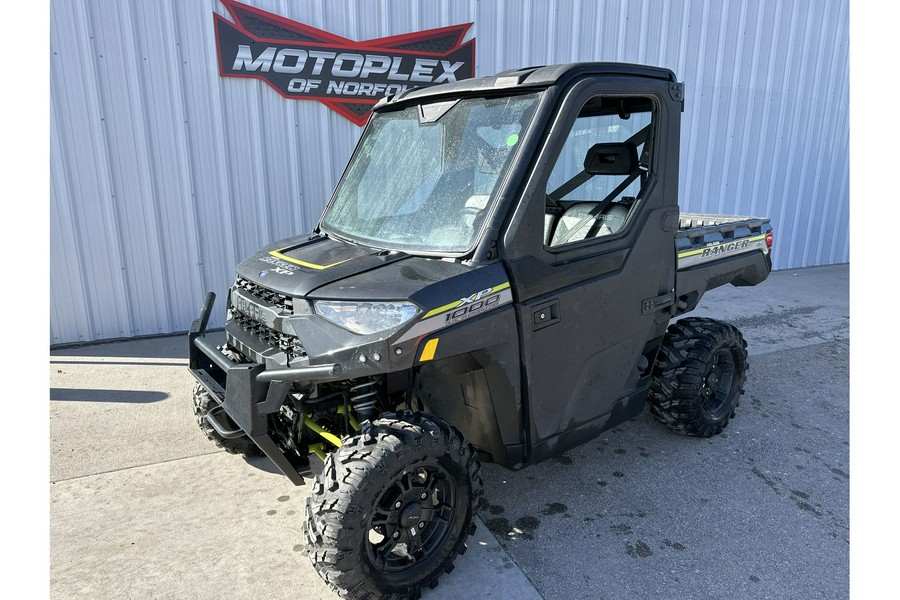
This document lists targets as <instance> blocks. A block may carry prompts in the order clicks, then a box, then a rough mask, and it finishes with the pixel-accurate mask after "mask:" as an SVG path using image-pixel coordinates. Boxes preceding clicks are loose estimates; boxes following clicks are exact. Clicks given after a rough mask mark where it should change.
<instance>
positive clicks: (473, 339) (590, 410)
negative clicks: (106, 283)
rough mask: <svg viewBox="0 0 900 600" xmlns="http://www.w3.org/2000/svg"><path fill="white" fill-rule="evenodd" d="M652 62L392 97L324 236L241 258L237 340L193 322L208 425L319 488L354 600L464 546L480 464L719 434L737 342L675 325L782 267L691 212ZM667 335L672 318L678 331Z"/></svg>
mask: <svg viewBox="0 0 900 600" xmlns="http://www.w3.org/2000/svg"><path fill="white" fill-rule="evenodd" d="M683 90H684V88H683V86H682V84H680V83H678V82H677V81H676V79H675V75H674V74H673V73H672V72H671V71H669V70H666V69H660V68H653V67H645V66H638V65H624V64H610V63H582V64H570V65H557V66H547V67H535V68H528V69H520V70H513V71H506V72H503V73H500V74H498V75H496V76H493V77H482V78H478V79H470V80H465V81H460V82H456V83H452V84H447V85H440V86H435V87H431V88H427V89H421V90H412V91H409V92H404V93H402V94H400V95H397V96H393V97H391V98H388V99H386V100H382V101H381V102H379V104H378V105H377V106H376V107H375V109H374V112H373V116H372V118H371V119H370V121H369V124H368V125H367V127H366V129H365V131H364V133H363V135H362V138H361V139H360V141H359V144H358V146H357V148H356V150H355V152H354V154H353V156H352V158H351V160H350V163H349V165H348V166H347V168H346V170H345V171H344V174H343V176H342V178H341V180H340V182H339V183H338V185H337V187H336V189H335V192H334V195H333V197H332V198H331V201H330V202H329V204H328V206H327V208H326V209H325V212H324V214H323V216H322V218H321V221H320V222H319V224H318V226H317V227H316V229H315V230H314V231H313V232H312V233H309V234H305V235H301V236H297V237H294V238H290V239H287V240H283V241H281V242H278V243H276V244H273V245H271V246H269V247H267V248H264V249H263V250H262V251H261V252H259V253H258V254H256V255H254V256H252V257H250V258H248V259H247V260H245V261H244V262H242V263H241V264H240V265H239V266H238V268H237V279H236V281H235V282H234V285H233V286H232V287H231V290H230V291H229V294H228V297H227V299H226V305H227V310H228V314H227V321H226V325H225V334H226V343H225V345H224V346H221V347H216V346H215V345H214V344H212V343H211V342H209V341H208V340H207V338H206V337H205V336H204V333H205V329H206V325H207V322H208V319H209V315H210V311H211V310H212V305H213V301H214V298H215V296H214V295H213V294H212V293H210V294H209V295H208V296H207V300H206V302H205V303H204V305H203V308H202V310H201V314H200V317H199V318H198V319H197V320H196V321H195V322H194V325H193V327H192V328H191V332H190V370H191V373H192V374H193V375H194V376H195V377H196V378H197V380H198V382H199V384H198V385H197V387H196V389H195V392H194V407H195V412H196V414H197V417H198V420H199V423H200V427H201V428H202V430H203V431H204V432H205V433H206V435H207V436H208V437H209V438H210V439H211V440H213V441H214V442H215V443H216V444H218V445H219V446H221V447H223V448H224V449H226V450H228V451H230V452H235V453H244V454H252V453H260V452H261V453H265V455H267V456H268V457H269V458H270V459H271V460H272V461H273V462H274V463H275V464H276V465H277V466H278V468H279V469H281V471H283V472H284V474H285V475H287V477H289V478H290V480H291V481H292V482H294V483H295V484H298V485H299V484H301V483H302V482H303V481H304V476H305V475H308V474H309V473H310V456H311V455H313V454H315V455H317V456H318V457H320V458H321V459H323V460H324V466H323V468H322V471H321V474H320V475H318V476H316V477H315V482H314V483H313V485H312V491H311V496H310V498H309V499H308V502H307V511H306V536H307V545H308V549H309V556H310V558H311V560H312V562H313V564H314V565H315V568H316V569H317V571H318V572H319V573H320V575H321V576H322V577H323V578H324V579H325V581H326V582H328V584H330V585H331V586H332V588H333V589H335V590H336V591H337V592H338V593H340V594H341V595H342V596H343V597H345V598H366V597H397V598H405V597H414V596H417V595H418V594H419V590H420V588H421V587H422V586H424V585H431V586H434V585H436V584H437V579H438V577H439V575H440V574H441V573H443V572H445V571H446V572H448V571H449V570H450V569H451V568H452V563H453V560H454V558H455V557H456V556H457V555H458V554H461V553H462V552H463V551H464V550H465V547H466V546H465V542H466V538H467V537H468V536H469V534H470V533H471V532H472V530H473V529H474V524H473V519H474V517H475V515H476V513H477V511H478V508H479V504H480V502H481V496H482V481H481V476H480V461H485V460H488V461H493V462H496V463H499V464H501V465H503V466H505V467H508V468H510V469H520V468H522V467H525V466H527V465H530V464H533V463H536V462H540V461H542V460H546V459H548V458H550V457H553V456H557V455H559V454H560V453H562V452H564V451H566V450H568V449H569V448H572V447H574V446H576V445H578V444H582V443H584V442H586V441H588V440H590V439H592V438H594V437H596V436H597V435H598V434H599V433H600V432H602V431H604V430H606V429H609V428H610V427H613V426H615V425H617V424H619V423H622V422H623V421H625V420H628V419H631V418H633V417H635V416H637V415H638V414H639V413H640V412H641V411H642V410H643V407H644V405H645V403H646V404H647V405H649V409H650V411H651V413H652V414H653V415H654V416H655V417H657V418H658V419H659V420H660V421H662V422H663V423H664V424H665V425H667V426H668V427H670V428H672V429H674V430H675V431H678V432H681V433H685V434H688V435H694V436H711V435H714V434H717V433H719V432H720V431H721V430H722V429H723V428H724V427H725V426H726V425H727V423H728V420H729V419H730V418H731V417H732V416H734V409H735V407H736V406H737V404H738V401H739V398H740V395H741V393H742V392H743V389H742V388H743V385H744V378H745V371H746V368H747V352H746V349H745V346H746V344H745V342H744V340H743V338H742V336H741V334H740V332H739V331H738V330H737V329H736V328H734V327H733V326H731V325H728V324H726V323H722V322H718V321H714V320H711V319H704V318H685V319H681V320H679V321H677V322H676V323H674V324H672V325H669V322H670V321H671V320H672V319H673V318H674V317H677V316H679V315H682V314H684V313H686V312H688V311H690V310H692V309H693V308H694V307H695V306H696V305H697V302H698V301H699V300H700V297H701V296H702V295H703V294H704V292H706V290H708V289H711V288H714V287H717V286H721V285H725V284H728V283H731V284H733V285H738V286H743V285H755V284H757V283H759V282H761V281H763V280H764V279H765V278H766V277H767V276H768V274H769V272H770V270H771V261H770V250H771V246H772V228H771V226H770V224H769V221H768V219H762V218H750V217H729V216H717V215H699V214H679V209H678V197H677V192H678V144H679V128H680V118H681V112H682V110H683V102H684V99H683ZM667 327H668V329H667Z"/></svg>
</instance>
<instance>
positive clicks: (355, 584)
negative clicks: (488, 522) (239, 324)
mask: <svg viewBox="0 0 900 600" xmlns="http://www.w3.org/2000/svg"><path fill="white" fill-rule="evenodd" d="M480 468H481V465H480V463H479V461H478V457H477V455H476V453H475V449H474V448H473V447H472V446H471V445H470V444H469V443H468V442H467V441H466V440H465V439H464V438H463V436H462V434H461V433H460V432H459V431H458V430H457V429H456V428H454V427H452V426H450V425H448V424H447V423H445V422H444V421H442V420H440V419H438V418H436V417H433V416H430V415H426V414H421V413H412V412H410V411H405V412H402V413H397V414H385V415H383V416H382V418H380V419H378V420H377V421H375V422H374V423H364V424H363V429H362V431H361V432H360V433H359V434H357V435H354V436H351V437H348V438H346V439H345V440H344V441H343V445H342V446H341V447H340V448H338V449H337V450H335V451H334V452H332V453H331V454H330V455H329V456H328V458H327V459H326V460H325V466H324V468H323V470H322V473H321V474H320V475H318V476H317V477H316V480H315V483H314V485H313V490H312V494H311V496H310V497H309V498H308V499H307V503H306V516H307V522H306V537H307V547H308V550H309V557H310V559H311V560H312V563H313V566H314V567H315V568H316V571H318V573H319V575H320V576H321V577H322V578H323V579H324V580H325V581H326V582H327V583H328V584H329V585H330V586H331V588H332V589H334V590H335V591H336V592H337V593H339V594H340V595H341V597H343V598H349V599H354V600H356V599H362V598H398V599H399V598H417V597H418V596H419V593H420V590H421V588H422V587H423V586H426V585H428V586H430V587H435V586H436V585H437V583H438V577H440V575H441V574H443V573H445V572H447V573H449V572H450V571H451V570H452V569H453V561H454V559H455V558H456V557H457V556H458V555H459V554H462V553H463V552H465V549H466V545H465V541H466V538H468V536H469V535H470V534H471V533H472V532H473V531H474V529H475V526H474V523H473V519H474V518H475V515H476V513H477V511H478V508H479V504H480V502H481V496H482V493H483V490H482V481H481V472H480Z"/></svg>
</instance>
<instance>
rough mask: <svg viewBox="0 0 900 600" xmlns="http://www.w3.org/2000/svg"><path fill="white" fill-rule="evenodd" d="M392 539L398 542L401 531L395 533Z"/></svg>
mask: <svg viewBox="0 0 900 600" xmlns="http://www.w3.org/2000/svg"><path fill="white" fill-rule="evenodd" d="M391 537H392V538H394V539H395V540H396V539H397V538H398V537H400V532H399V531H395V532H394V535H392V536H391Z"/></svg>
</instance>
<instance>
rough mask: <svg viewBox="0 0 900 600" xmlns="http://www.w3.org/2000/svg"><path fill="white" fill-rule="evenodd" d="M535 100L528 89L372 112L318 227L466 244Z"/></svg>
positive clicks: (426, 248)
mask: <svg viewBox="0 0 900 600" xmlns="http://www.w3.org/2000/svg"><path fill="white" fill-rule="evenodd" d="M536 103H537V95H536V94H530V95H523V96H512V97H505V98H469V99H462V100H451V101H445V102H440V103H433V104H427V105H422V106H411V107H409V108H406V109H404V110H398V111H391V112H384V113H377V114H376V116H375V117H374V118H373V120H372V122H371V124H370V125H369V127H368V129H367V130H366V134H365V137H364V138H363V140H362V142H361V144H360V147H359V149H358V150H357V152H356V154H354V156H353V159H352V160H351V162H350V165H349V166H348V167H347V170H346V171H345V173H344V177H343V179H342V180H341V182H340V184H339V185H338V189H337V191H336V192H335V197H334V202H332V204H331V206H330V207H329V208H328V210H327V211H326V213H325V215H324V217H323V218H322V226H323V229H325V230H326V231H327V232H332V233H335V234H337V235H338V236H340V237H344V238H347V239H350V240H354V241H359V242H363V243H366V244H368V245H372V246H376V247H381V248H387V249H392V250H393V249H396V250H408V251H422V252H442V253H462V252H466V251H468V250H469V249H471V248H472V247H473V246H474V245H475V240H476V236H477V235H478V233H479V231H480V230H481V225H482V224H483V223H484V219H485V217H487V215H488V213H489V212H490V209H491V207H492V206H493V202H494V191H495V188H496V187H497V183H498V181H499V180H500V176H501V174H502V173H503V172H504V170H505V168H506V165H507V163H508V162H509V160H510V158H511V156H512V154H513V151H514V150H515V148H516V145H517V144H518V142H519V136H520V135H521V132H522V130H523V129H524V128H525V127H526V125H527V123H528V121H529V119H530V118H531V116H532V114H533V113H534V107H535V105H536Z"/></svg>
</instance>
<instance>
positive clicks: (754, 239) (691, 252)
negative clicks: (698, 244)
mask: <svg viewBox="0 0 900 600" xmlns="http://www.w3.org/2000/svg"><path fill="white" fill-rule="evenodd" d="M742 239H746V240H747V241H748V242H758V241H760V240H764V239H766V235H765V234H763V235H757V236H754V237H751V238H738V239H736V240H732V241H731V242H720V243H718V244H716V245H715V246H706V247H704V248H697V249H696V250H689V251H687V252H682V253H681V254H679V255H678V258H686V257H688V256H694V255H695V254H702V253H703V251H704V250H707V249H708V248H716V247H718V246H724V245H725V244H730V243H732V242H739V241H741V240H742Z"/></svg>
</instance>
